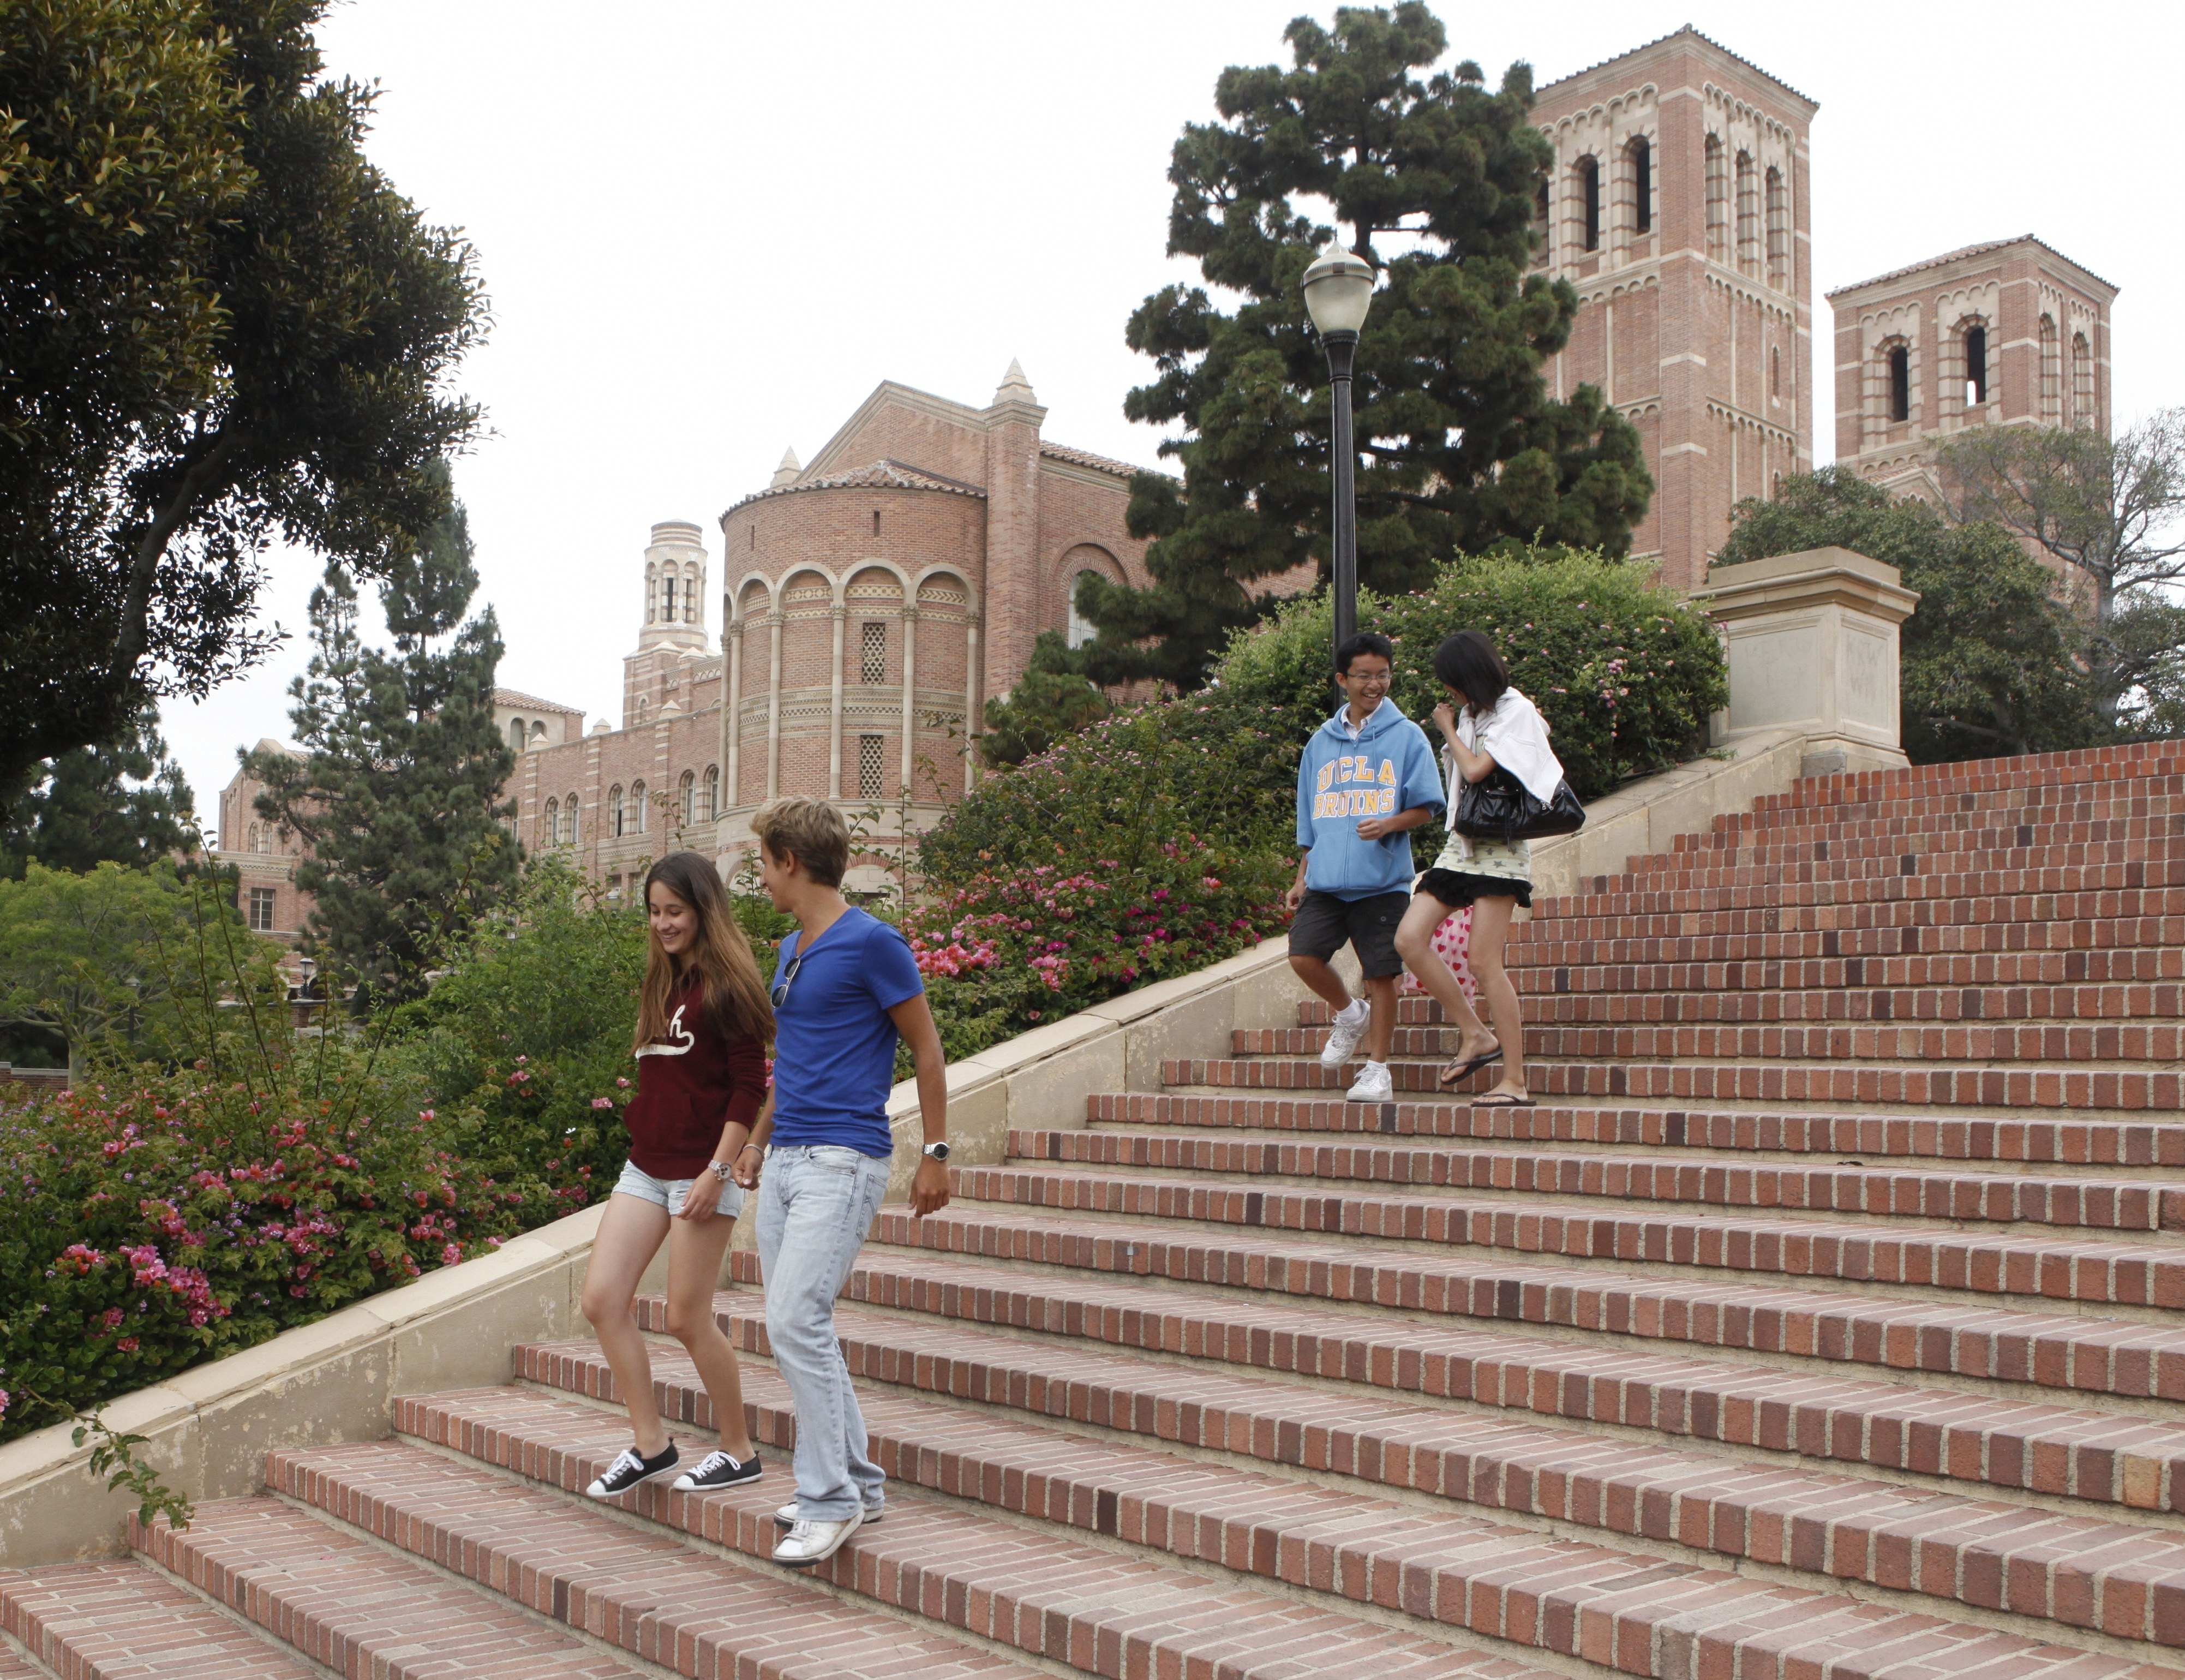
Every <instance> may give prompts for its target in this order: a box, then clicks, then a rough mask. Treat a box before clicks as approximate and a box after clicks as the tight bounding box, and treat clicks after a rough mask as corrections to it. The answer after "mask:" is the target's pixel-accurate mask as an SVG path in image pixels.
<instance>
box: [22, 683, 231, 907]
mask: <svg viewBox="0 0 2185 1680" xmlns="http://www.w3.org/2000/svg"><path fill="white" fill-rule="evenodd" d="M17 789H18V791H17V792H16V794H15V796H14V798H12V799H8V800H6V801H5V802H4V804H0V878H5V879H8V880H12V881H20V880H21V879H22V878H23V871H24V869H25V865H28V864H30V863H32V862H36V863H41V864H43V865H46V867H47V868H48V869H63V870H67V871H70V872H71V873H73V874H77V875H81V874H82V873H84V872H85V871H87V870H90V869H92V868H94V867H96V866H97V865H99V864H101V863H106V862H113V863H119V864H126V865H132V866H137V865H145V864H148V863H150V862H151V861H152V860H154V858H161V857H165V856H168V855H170V854H173V853H176V852H182V851H185V850H187V849H188V848H190V847H191V846H192V844H193V841H194V840H195V828H196V813H195V801H194V800H193V798H192V797H191V794H190V785H189V783H188V782H187V781H185V780H184V779H183V776H182V766H181V765H180V764H176V763H175V762H174V761H173V760H172V759H170V758H168V756H167V743H166V742H165V741H163V740H161V739H160V738H159V712H158V711H157V709H155V708H153V707H150V706H147V707H146V708H144V709H143V710H142V712H140V713H138V714H137V716H136V717H134V718H132V719H131V720H130V723H129V726H128V728H127V729H126V730H125V731H122V733H121V734H120V736H117V737H116V738H115V739H114V740H112V741H109V742H101V743H99V744H98V745H97V746H92V747H78V748H73V749H72V750H70V751H69V752H66V753H60V754H59V756H57V757H54V758H52V759H46V760H45V761H43V762H42V763H41V764H38V765H36V767H34V769H33V770H31V774H30V775H29V776H25V777H23V778H21V779H20V781H18V783H17Z"/></svg>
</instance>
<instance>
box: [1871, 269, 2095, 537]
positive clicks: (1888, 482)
mask: <svg viewBox="0 0 2185 1680" xmlns="http://www.w3.org/2000/svg"><path fill="white" fill-rule="evenodd" d="M2115 300H2116V288H2115V287H2114V286H2112V285H2110V283H2108V282H2107V281H2105V280H2104V279H2102V278H2100V277H2098V276H2097V275H2095V274H2093V273H2091V272H2088V271H2087V270H2086V269H2083V268H2082V267H2080V266H2079V265H2078V264H2077V263H2076V262H2073V261H2072V260H2070V258H2069V257H2066V256H2065V255H2063V254H2062V253H2061V252H2059V251H2057V250H2054V249H2051V248H2050V247H2049V246H2048V245H2045V244H2042V243H2041V241H2040V240H2038V239H2037V238H2034V237H2033V236H2032V235H2031V234H2030V233H2029V234H2026V236H2024V237H2023V238H2016V239H1998V240H1995V241H1992V243H1990V244H1982V245H1969V246H1967V247H1965V249H1963V250H1957V251H1952V252H1950V253H1948V255H1943V256H1938V257H1931V258H1930V259H1928V260H1926V261H1925V262H1920V263H1914V264H1913V265H1912V266H1909V267H1907V268H1900V269H1897V270H1896V271H1895V272H1892V273H1888V274H1883V275H1879V276H1877V277H1875V278H1874V279H1871V280H1863V281H1861V282H1860V283H1858V285H1855V286H1846V287H1843V288H1841V289H1839V290H1837V291H1834V292H1830V294H1829V303H1830V306H1831V307H1832V308H1833V309H1834V310H1835V311H1836V462H1837V464H1838V465H1840V466H1844V467H1848V468H1851V469H1852V470H1853V471H1854V472H1856V473H1858V474H1859V476H1860V477H1862V478H1865V479H1873V480H1874V481H1875V483H1876V484H1881V485H1883V486H1884V487H1885V488H1886V489H1888V490H1892V491H1895V492H1898V493H1904V492H1911V493H1914V494H1920V495H1933V494H1935V493H1936V490H1937V488H1938V487H1937V485H1936V481H1935V478H1934V471H1933V466H1932V462H1933V460H1934V445H1935V444H1936V442H1937V441H1938V440H1942V439H1945V438H1948V436H1950V435H1951V434H1953V433H1954V432H1958V431H1959V430H1962V429H1964V428H1966V427H1969V426H2080V427H2086V428H2090V429H2092V430H2094V431H2097V432H2099V433H2101V434H2104V436H2106V435H2107V434H2108V433H2109V429H2110V305H2111V304H2113V303H2114V302H2115Z"/></svg>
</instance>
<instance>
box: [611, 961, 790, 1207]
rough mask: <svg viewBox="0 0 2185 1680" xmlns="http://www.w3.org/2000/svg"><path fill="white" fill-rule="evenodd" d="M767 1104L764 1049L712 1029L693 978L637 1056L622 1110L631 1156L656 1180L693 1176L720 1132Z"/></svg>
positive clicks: (701, 1167) (701, 990)
mask: <svg viewBox="0 0 2185 1680" xmlns="http://www.w3.org/2000/svg"><path fill="white" fill-rule="evenodd" d="M765 1100H766V1051H765V1050H764V1048H763V1046H761V1044H759V1042H758V1040H757V1039H751V1038H746V1037H745V1036H743V1035H742V1034H740V1033H739V1034H737V1035H736V1036H735V1037H734V1038H730V1037H728V1036H726V1035H724V1033H721V1032H720V1031H719V1030H718V1028H715V1026H714V1025H713V1023H712V1021H711V1020H710V1019H708V1017H707V1012H706V1006H705V983H704V981H703V979H702V977H700V976H699V975H697V974H695V973H694V974H692V975H691V977H690V978H689V979H688V980H686V981H685V982H684V983H683V984H682V985H681V986H680V987H679V988H677V989H676V992H675V994H674V995H673V997H671V998H670V999H669V1000H668V1030H667V1031H666V1032H664V1033H662V1034H661V1035H660V1037H658V1038H657V1039H654V1040H653V1041H652V1042H651V1044H646V1045H645V1046H644V1047H643V1048H641V1049H640V1050H638V1051H637V1096H636V1098H635V1099H634V1100H633V1101H632V1102H631V1103H630V1106H629V1108H628V1109H626V1110H625V1111H623V1123H624V1124H626V1125H627V1126H628V1127H629V1158H630V1159H631V1160H632V1161H634V1162H636V1163H637V1165H638V1166H639V1168H640V1169H642V1170H643V1171H645V1172H647V1173H651V1175H652V1176H653V1177H654V1178H656V1179H695V1178H696V1177H697V1176H698V1174H699V1173H702V1172H704V1171H705V1170H706V1168H707V1163H708V1162H711V1161H712V1158H713V1151H714V1150H715V1149H716V1148H718V1146H719V1145H720V1141H721V1128H723V1127H724V1126H725V1125H727V1124H728V1123H729V1121H731V1120H734V1121H736V1122H738V1123H740V1124H742V1125H746V1126H748V1125H750V1124H751V1123H752V1121H754V1120H756V1119H757V1118H758V1111H759V1106H760V1105H761V1104H762V1103H763V1102H764V1101H765Z"/></svg>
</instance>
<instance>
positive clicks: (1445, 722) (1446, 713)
mask: <svg viewBox="0 0 2185 1680" xmlns="http://www.w3.org/2000/svg"><path fill="white" fill-rule="evenodd" d="M1433 720H1434V724H1435V725H1436V727H1438V728H1439V730H1440V731H1441V732H1442V733H1443V734H1444V735H1446V736H1448V737H1449V738H1450V740H1451V741H1454V740H1456V707H1455V706H1453V705H1451V704H1450V703H1449V702H1448V701H1446V700H1445V701H1443V702H1442V703H1441V704H1440V705H1439V706H1437V707H1435V708H1433Z"/></svg>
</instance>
